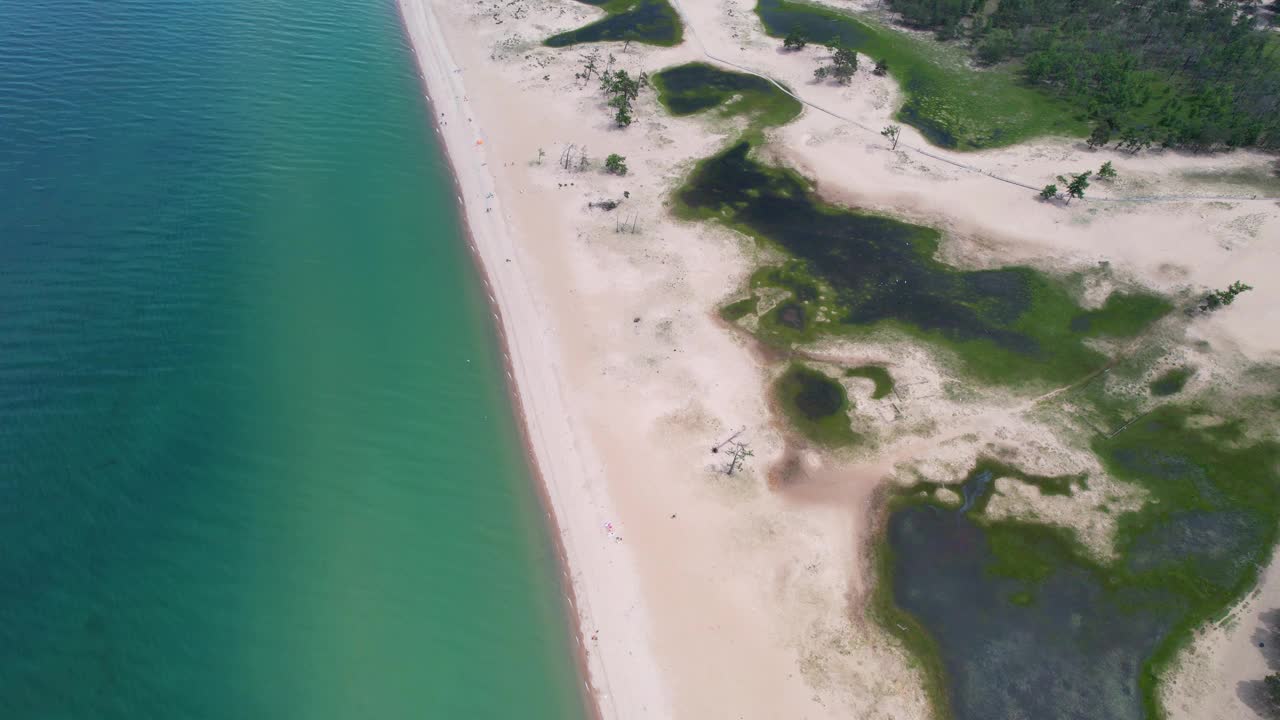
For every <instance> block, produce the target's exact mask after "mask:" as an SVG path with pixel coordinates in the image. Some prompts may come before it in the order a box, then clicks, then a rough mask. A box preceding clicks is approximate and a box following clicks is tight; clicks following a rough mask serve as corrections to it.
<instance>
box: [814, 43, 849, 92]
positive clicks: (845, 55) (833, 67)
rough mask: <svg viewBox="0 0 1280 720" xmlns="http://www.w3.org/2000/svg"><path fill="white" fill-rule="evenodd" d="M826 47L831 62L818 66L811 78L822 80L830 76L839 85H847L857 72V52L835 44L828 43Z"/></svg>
mask: <svg viewBox="0 0 1280 720" xmlns="http://www.w3.org/2000/svg"><path fill="white" fill-rule="evenodd" d="M827 49H828V50H830V51H831V62H830V63H828V64H826V65H820V66H818V68H817V69H816V70H814V71H813V79H814V80H817V81H818V82H822V81H823V80H826V79H827V78H831V79H832V80H835V81H836V82H838V83H840V84H841V85H848V84H849V83H850V81H852V80H853V76H854V74H855V73H857V72H858V53H856V52H854V51H853V50H850V49H849V48H847V47H841V46H839V45H835V44H833V45H829V46H828V47H827Z"/></svg>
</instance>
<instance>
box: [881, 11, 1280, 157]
mask: <svg viewBox="0 0 1280 720" xmlns="http://www.w3.org/2000/svg"><path fill="white" fill-rule="evenodd" d="M889 5H890V6H891V7H892V8H893V9H894V10H896V11H898V12H900V13H902V15H903V17H904V19H905V20H906V21H907V22H908V23H911V24H913V25H915V26H916V27H922V28H932V29H936V30H937V32H938V35H939V36H940V37H942V38H944V39H951V38H956V37H963V39H964V40H966V41H967V42H968V43H969V44H970V46H971V47H972V48H973V50H974V52H975V54H976V56H977V58H978V59H979V60H980V61H982V62H984V63H988V64H991V63H999V62H1002V61H1004V60H1007V59H1018V60H1020V61H1021V73H1022V75H1023V76H1024V77H1025V78H1026V81H1027V82H1028V83H1031V84H1034V85H1035V86H1037V87H1041V88H1043V89H1044V90H1045V91H1047V92H1049V93H1052V94H1054V95H1056V96H1058V97H1061V98H1064V99H1066V100H1068V101H1070V102H1071V103H1072V104H1074V105H1076V106H1078V107H1081V108H1087V110H1088V115H1089V117H1090V118H1091V119H1092V120H1093V122H1094V123H1095V125H1094V133H1093V134H1092V135H1091V143H1090V144H1092V145H1095V146H1096V145H1102V144H1105V143H1106V142H1108V141H1109V140H1110V138H1111V137H1112V136H1113V135H1118V136H1119V137H1120V138H1121V144H1122V146H1124V147H1127V148H1129V149H1131V150H1133V151H1136V150H1138V149H1140V148H1143V147H1147V146H1149V145H1151V144H1153V143H1154V144H1160V145H1165V146H1182V147H1188V148H1192V149H1197V150H1206V149H1215V148H1221V147H1239V146H1247V145H1259V146H1262V147H1266V148H1276V147H1280V55H1278V54H1277V53H1276V51H1275V49H1276V43H1275V39H1274V33H1271V32H1269V31H1266V30H1262V29H1255V27H1254V24H1255V20H1254V15H1253V11H1254V9H1255V8H1254V7H1253V6H1251V5H1249V4H1241V3H1237V2H1234V1H1230V0H1207V1H1206V2H1196V3H1190V2H1184V1H1183V0H1134V1H1132V2H1108V1H1100V0H1086V1H1085V2H1082V3H1078V4H1074V5H1070V6H1064V5H1062V4H1061V3H1055V2H1052V1H1051V0H1010V1H1007V2H1000V3H995V4H992V3H981V2H977V1H976V0H943V1H942V2H936V1H935V0H890V2H889Z"/></svg>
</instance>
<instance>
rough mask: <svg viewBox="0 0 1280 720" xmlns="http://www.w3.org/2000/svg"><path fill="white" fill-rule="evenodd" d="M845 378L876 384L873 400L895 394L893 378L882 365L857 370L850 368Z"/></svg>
mask: <svg viewBox="0 0 1280 720" xmlns="http://www.w3.org/2000/svg"><path fill="white" fill-rule="evenodd" d="M844 374H845V377H860V378H866V379H868V380H870V381H871V382H873V383H875V385H876V388H875V390H874V391H873V392H872V393H871V399H872V400H879V399H880V398H883V397H886V396H887V395H888V394H889V393H891V392H893V377H892V376H891V375H889V371H888V370H887V369H885V368H884V367H883V366H881V365H859V366H858V367H855V368H849V369H848V370H845V371H844Z"/></svg>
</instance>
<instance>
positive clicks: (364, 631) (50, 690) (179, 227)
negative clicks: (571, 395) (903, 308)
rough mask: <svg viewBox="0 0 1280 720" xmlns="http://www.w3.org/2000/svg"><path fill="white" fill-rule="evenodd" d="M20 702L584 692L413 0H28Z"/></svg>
mask: <svg viewBox="0 0 1280 720" xmlns="http://www.w3.org/2000/svg"><path fill="white" fill-rule="evenodd" d="M0 98H2V101H0V193H3V198H4V200H3V205H2V206H0V548H2V549H0V646H3V647H4V652H3V653H2V654H0V717H4V718H7V719H11V720H22V719H25V718H39V719H42V720H47V719H54V718H77V719H80V718H129V719H136V718H146V717H152V718H258V717H262V718H268V717H269V718H306V719H309V720H310V719H313V718H409V717H422V718H463V717H465V718H511V717H520V718H555V719H557V720H559V719H562V718H577V717H582V716H583V709H582V699H581V693H580V692H579V690H578V688H579V687H580V681H579V679H578V677H577V670H576V665H575V662H574V658H573V655H572V652H571V643H570V642H569V637H570V635H569V632H568V627H567V622H566V612H565V609H564V607H563V605H562V602H561V600H560V587H559V584H558V582H557V580H556V578H557V575H558V569H557V567H556V562H555V557H554V551H553V546H552V544H551V542H550V538H549V537H548V533H547V531H546V528H545V527H544V525H543V523H542V515H541V510H540V507H539V504H538V502H537V497H536V495H535V492H534V487H533V485H532V482H531V479H530V476H529V471H528V467H527V466H526V464H525V460H524V457H523V453H522V452H521V448H520V445H519V438H518V434H517V431H516V426H515V423H514V421H513V418H512V414H511V410H510V407H509V405H508V402H507V398H506V390H505V386H504V385H503V375H502V368H501V363H500V356H499V354H498V351H497V348H496V347H495V343H494V340H493V334H492V326H491V321H490V319H489V317H488V313H487V309H486V307H485V305H484V304H483V302H482V301H483V296H482V295H481V293H480V292H479V286H478V281H477V278H476V276H475V273H474V272H473V269H472V267H471V264H470V259H469V258H468V257H467V254H466V251H465V245H464V244H463V241H462V237H461V234H460V229H459V226H458V223H457V218H456V217H455V209H454V204H453V192H452V187H451V184H450V181H449V177H448V174H447V167H446V166H445V165H444V164H443V160H442V158H441V155H440V153H439V151H438V149H437V148H436V147H435V146H434V144H433V143H432V141H431V133H430V129H429V126H428V124H427V123H428V117H429V115H428V113H429V109H428V108H427V107H426V105H425V101H424V100H423V98H422V91H421V87H420V84H419V81H418V78H417V76H416V73H415V67H414V64H413V60H412V57H411V54H410V50H409V48H408V47H407V42H406V40H405V38H404V37H403V34H402V32H401V28H400V26H399V17H398V15H397V12H396V8H395V5H394V3H392V2H388V1H386V0H331V1H326V2H322V1H321V0H294V1H293V2H283V0H252V1H251V0H220V1H218V2H188V1H186V0H111V2H102V1H101V0H62V1H61V2H57V3H54V2H50V1H49V0H30V1H28V2H18V1H17V0H0Z"/></svg>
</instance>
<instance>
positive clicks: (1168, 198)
mask: <svg viewBox="0 0 1280 720" xmlns="http://www.w3.org/2000/svg"><path fill="white" fill-rule="evenodd" d="M668 1H669V2H670V3H671V5H672V7H674V8H675V10H676V12H677V13H679V14H680V20H681V22H683V23H684V26H685V29H687V30H688V31H689V34H690V35H691V36H693V40H694V43H695V44H696V45H697V46H698V51H699V52H700V53H702V55H703V56H704V57H706V58H707V59H708V60H712V61H714V62H717V63H720V64H721V65H727V66H729V67H731V68H734V69H736V70H739V71H741V72H744V73H747V74H749V75H755V76H756V77H758V78H761V79H764V80H768V81H769V82H770V83H772V84H773V85H774V86H775V87H777V88H778V89H779V90H781V91H782V92H784V93H786V94H787V95H790V96H791V97H793V98H795V99H796V100H797V101H799V102H800V103H801V104H803V105H805V106H807V107H811V108H813V109H814V110H817V111H818V112H822V113H826V114H827V115H830V116H831V117H833V118H836V119H837V120H840V121H842V122H846V123H849V124H850V125H853V126H855V127H857V128H859V129H861V130H863V131H865V132H868V133H873V134H875V135H879V134H880V131H879V130H876V129H875V128H871V127H867V126H866V125H864V124H862V123H860V122H858V121H857V120H854V119H853V118H850V117H847V116H845V115H841V114H840V113H838V112H836V111H834V110H831V109H830V108H825V107H823V106H821V105H818V104H817V103H813V102H810V101H808V100H805V99H804V98H802V97H800V96H799V95H797V94H795V93H794V92H792V91H791V90H789V89H787V87H786V86H785V85H783V84H782V83H780V82H778V81H777V80H775V79H773V78H772V77H770V76H769V75H767V74H765V73H762V72H759V71H757V70H754V69H752V68H749V67H747V66H745V65H741V64H739V63H736V62H733V61H732V60H728V59H726V58H722V57H719V56H717V55H715V54H713V53H712V52H710V51H709V50H707V46H706V45H704V44H703V43H702V38H700V37H698V29H697V27H695V26H694V24H693V22H692V21H691V20H690V18H689V16H688V14H686V13H685V11H684V8H682V7H680V2H679V0H668ZM898 147H899V148H901V149H904V150H908V151H910V152H914V153H916V154H918V155H923V156H925V157H928V158H932V159H934V160H937V161H939V162H943V163H946V164H948V165H951V166H953V167H957V168H960V169H961V170H966V171H968V172H972V173H977V174H979V175H983V176H985V177H988V178H991V179H992V180H996V181H999V182H1002V183H1006V184H1008V185H1015V186H1017V187H1020V188H1026V189H1027V190H1030V191H1032V192H1035V193H1039V192H1040V188H1039V187H1037V186H1035V185H1031V184H1028V183H1025V182H1022V181H1021V180H1015V179H1013V178H1008V177H1004V176H1003V175H997V174H996V173H993V172H991V171H990V170H984V169H982V168H980V167H977V166H975V165H969V164H968V163H962V162H960V161H958V160H952V159H951V158H947V157H943V156H941V155H937V154H935V153H933V152H930V151H929V150H928V149H926V148H923V147H919V146H916V145H912V144H910V143H904V142H900V143H898ZM1082 200H1084V199H1083V198H1082ZM1087 200H1088V201H1091V202H1114V203H1129V202H1131V203H1141V202H1179V201H1186V200H1227V201H1233V202H1241V201H1263V202H1270V201H1280V197H1267V196H1261V195H1145V196H1133V197H1091V198H1088V199H1087Z"/></svg>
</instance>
